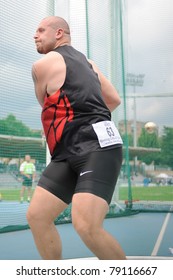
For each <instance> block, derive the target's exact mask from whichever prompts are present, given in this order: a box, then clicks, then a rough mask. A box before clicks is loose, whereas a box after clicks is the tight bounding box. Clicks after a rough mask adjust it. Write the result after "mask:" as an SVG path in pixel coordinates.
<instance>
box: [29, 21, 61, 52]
mask: <svg viewBox="0 0 173 280" xmlns="http://www.w3.org/2000/svg"><path fill="white" fill-rule="evenodd" d="M56 34H57V31H56V30H55V29H54V28H52V27H51V25H50V22H49V21H48V20H42V21H41V23H40V24H39V26H38V28H37V30H36V33H35V35H34V39H35V44H36V48H37V51H38V52H39V53H41V54H46V53H48V52H50V51H52V50H53V49H54V48H55V47H56V42H57V37H56Z"/></svg>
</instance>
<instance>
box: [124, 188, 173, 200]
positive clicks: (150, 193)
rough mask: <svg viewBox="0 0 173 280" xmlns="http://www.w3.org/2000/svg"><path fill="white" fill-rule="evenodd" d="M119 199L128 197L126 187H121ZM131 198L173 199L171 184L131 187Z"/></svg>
mask: <svg viewBox="0 0 173 280" xmlns="http://www.w3.org/2000/svg"><path fill="white" fill-rule="evenodd" d="M119 199H120V200H127V199H128V188H127V187H121V188H120V191H119ZM132 199H133V200H150V201H151V200H153V201H173V186H159V187H132Z"/></svg>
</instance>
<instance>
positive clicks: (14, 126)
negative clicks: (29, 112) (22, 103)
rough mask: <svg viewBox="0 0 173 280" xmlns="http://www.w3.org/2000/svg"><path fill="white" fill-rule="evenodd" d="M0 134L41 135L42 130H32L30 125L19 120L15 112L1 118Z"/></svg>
mask: <svg viewBox="0 0 173 280" xmlns="http://www.w3.org/2000/svg"><path fill="white" fill-rule="evenodd" d="M0 134H5V135H14V136H23V137H39V138H40V137H41V134H40V131H37V132H35V131H32V130H31V129H30V128H29V127H27V126H26V125H25V124H23V122H22V121H20V120H17V119H16V117H15V116H14V115H13V114H9V115H8V116H7V117H6V118H5V119H0Z"/></svg>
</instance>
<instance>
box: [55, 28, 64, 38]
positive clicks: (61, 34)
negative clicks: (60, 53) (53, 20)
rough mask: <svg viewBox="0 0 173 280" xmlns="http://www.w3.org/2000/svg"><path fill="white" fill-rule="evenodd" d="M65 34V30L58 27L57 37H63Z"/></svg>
mask: <svg viewBox="0 0 173 280" xmlns="http://www.w3.org/2000/svg"><path fill="white" fill-rule="evenodd" d="M63 34H64V30H63V29H62V28H58V29H57V30H56V38H57V39H60V38H62V36H63Z"/></svg>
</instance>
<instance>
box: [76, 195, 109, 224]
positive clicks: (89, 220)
mask: <svg viewBox="0 0 173 280" xmlns="http://www.w3.org/2000/svg"><path fill="white" fill-rule="evenodd" d="M107 211H108V204H107V202H106V200H104V199H102V198H101V197H99V196H97V195H94V194H92V193H76V194H74V196H73V200H72V210H71V212H72V221H73V224H74V226H76V225H77V226H81V227H82V226H85V225H88V226H94V227H98V226H99V227H100V226H102V223H103V220H104V218H105V215H106V213H107Z"/></svg>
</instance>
